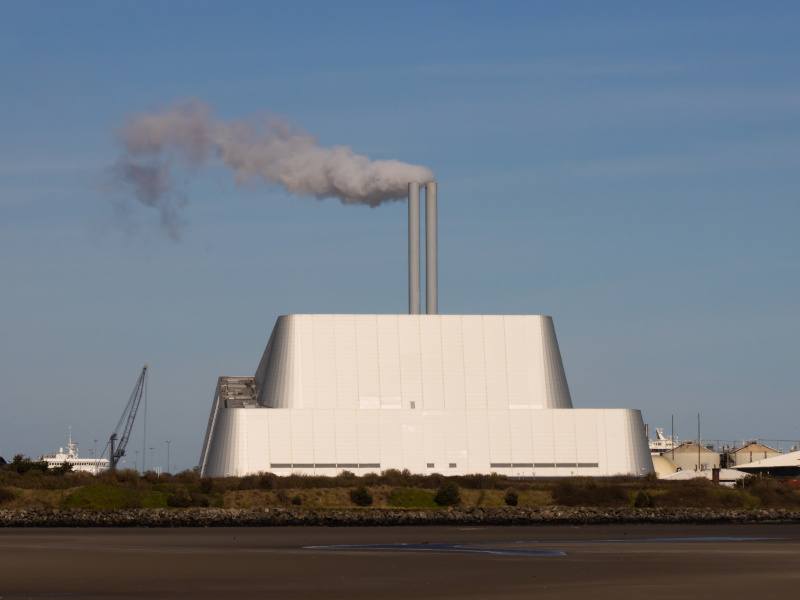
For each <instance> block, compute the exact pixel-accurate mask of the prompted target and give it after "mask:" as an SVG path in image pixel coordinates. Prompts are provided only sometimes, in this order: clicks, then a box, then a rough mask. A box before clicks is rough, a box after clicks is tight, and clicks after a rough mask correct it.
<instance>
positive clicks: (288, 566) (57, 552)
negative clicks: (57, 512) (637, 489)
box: [0, 524, 800, 600]
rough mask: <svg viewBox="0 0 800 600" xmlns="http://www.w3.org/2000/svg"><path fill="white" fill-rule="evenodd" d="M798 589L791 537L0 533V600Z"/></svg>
mask: <svg viewBox="0 0 800 600" xmlns="http://www.w3.org/2000/svg"><path fill="white" fill-rule="evenodd" d="M397 544H409V546H397ZM312 546H313V547H312ZM798 590H800V525H777V524H776V525H697V526H686V525H620V526H585V527H569V526H554V527H553V526H536V527H403V528H401V527H398V528H299V527H298V528H261V529H256V528H236V529H227V528H225V529H222V528H221V529H0V598H2V600H10V599H17V598H20V599H21V598H193V599H194V598H197V599H201V598H237V599H238V598H281V599H284V598H285V599H292V598H462V599H463V598H536V599H549V598H560V599H570V598H592V599H593V600H594V599H602V598H615V599H619V598H648V599H652V598H670V599H671V600H674V599H675V598H681V597H682V598H693V599H694V598H720V597H725V596H727V597H728V598H746V597H747V598H758V599H759V600H760V599H763V598H791V597H794V596H795V595H796V594H797V593H798Z"/></svg>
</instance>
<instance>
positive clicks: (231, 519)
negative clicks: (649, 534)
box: [0, 507, 800, 527]
mask: <svg viewBox="0 0 800 600" xmlns="http://www.w3.org/2000/svg"><path fill="white" fill-rule="evenodd" d="M763 522H775V523H790V522H800V511H797V510H794V511H792V510H786V509H760V510H724V509H722V510H720V509H636V508H624V509H622V508H606V509H604V508H581V507H572V508H560V507H559V508H545V509H524V508H496V509H487V508H468V509H463V508H450V509H430V510H396V509H319V510H309V509H293V508H265V509H218V508H189V509H184V510H170V509H160V508H154V509H153V508H151V509H122V510H109V511H97V510H81V509H74V510H69V509H65V510H60V509H57V510H47V509H33V510H0V527H269V526H398V525H537V524H538V525H550V524H564V525H578V524H580V525H589V524H614V523H763Z"/></svg>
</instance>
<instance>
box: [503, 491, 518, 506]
mask: <svg viewBox="0 0 800 600" xmlns="http://www.w3.org/2000/svg"><path fill="white" fill-rule="evenodd" d="M503 500H505V503H506V504H507V505H508V506H516V505H517V504H519V494H518V493H517V490H513V489H512V490H508V491H506V495H505V496H504V497H503Z"/></svg>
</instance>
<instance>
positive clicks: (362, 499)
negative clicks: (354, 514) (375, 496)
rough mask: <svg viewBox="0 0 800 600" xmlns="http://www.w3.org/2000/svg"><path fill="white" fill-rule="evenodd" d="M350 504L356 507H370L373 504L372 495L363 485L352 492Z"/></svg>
mask: <svg viewBox="0 0 800 600" xmlns="http://www.w3.org/2000/svg"><path fill="white" fill-rule="evenodd" d="M350 502H352V503H353V504H355V505H356V506H370V505H371V504H372V494H370V493H369V490H368V489H367V488H365V487H364V486H363V485H362V486H360V487H357V488H355V489H352V490H350Z"/></svg>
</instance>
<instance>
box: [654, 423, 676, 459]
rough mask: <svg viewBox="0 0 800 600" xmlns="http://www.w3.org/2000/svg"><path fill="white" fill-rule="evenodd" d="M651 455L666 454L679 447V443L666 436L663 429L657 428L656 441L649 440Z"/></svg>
mask: <svg viewBox="0 0 800 600" xmlns="http://www.w3.org/2000/svg"><path fill="white" fill-rule="evenodd" d="M649 442H650V454H664V452H669V451H670V450H672V449H673V448H676V447H677V446H678V442H677V441H676V440H674V439H672V438H668V437H667V436H666V435H664V428H663V427H656V439H654V440H649Z"/></svg>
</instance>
